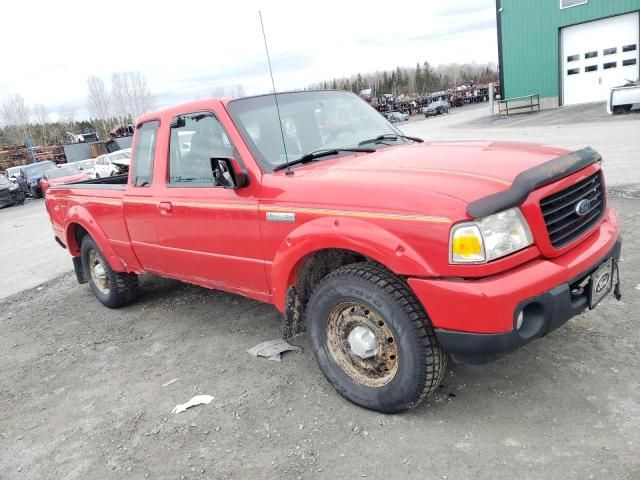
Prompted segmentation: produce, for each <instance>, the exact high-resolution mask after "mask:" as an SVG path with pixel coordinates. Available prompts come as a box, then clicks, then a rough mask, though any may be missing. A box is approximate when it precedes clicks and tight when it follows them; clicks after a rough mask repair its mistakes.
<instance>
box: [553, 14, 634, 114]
mask: <svg viewBox="0 0 640 480" xmlns="http://www.w3.org/2000/svg"><path fill="white" fill-rule="evenodd" d="M561 50H562V70H563V71H562V78H563V81H562V97H563V103H564V105H573V104H576V103H586V102H600V101H602V102H604V101H606V99H607V92H608V91H609V88H610V87H616V86H619V85H622V84H624V83H625V81H626V80H636V79H638V76H639V73H640V57H639V53H638V52H639V51H640V14H639V13H629V14H626V15H619V16H617V17H611V18H605V19H603V20H596V21H594V22H588V23H583V24H580V25H574V26H572V27H566V28H563V29H562V49H561Z"/></svg>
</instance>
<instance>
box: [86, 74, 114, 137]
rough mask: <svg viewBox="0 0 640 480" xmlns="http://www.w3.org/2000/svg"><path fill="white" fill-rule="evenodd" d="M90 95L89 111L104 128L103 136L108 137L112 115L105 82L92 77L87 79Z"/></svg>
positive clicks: (88, 98) (88, 100) (88, 96)
mask: <svg viewBox="0 0 640 480" xmlns="http://www.w3.org/2000/svg"><path fill="white" fill-rule="evenodd" d="M87 86H88V87H89V94H88V95H87V110H89V113H90V114H91V115H92V116H94V117H96V118H97V119H98V120H99V122H100V126H101V127H102V133H103V135H105V136H106V135H107V131H108V121H109V117H110V113H111V97H110V96H109V92H108V91H107V87H106V86H105V84H104V81H103V80H102V79H101V78H100V77H96V76H95V75H92V76H91V77H89V78H88V79H87Z"/></svg>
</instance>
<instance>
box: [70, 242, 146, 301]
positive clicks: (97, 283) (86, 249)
mask: <svg viewBox="0 0 640 480" xmlns="http://www.w3.org/2000/svg"><path fill="white" fill-rule="evenodd" d="M80 257H81V259H82V268H83V270H84V276H85V278H86V279H87V281H88V283H89V286H90V287H91V290H92V291H93V294H94V295H95V296H96V298H97V299H98V300H100V302H101V303H102V304H103V305H105V306H107V307H109V308H119V307H123V306H125V305H128V304H130V303H131V302H133V301H134V300H135V299H136V298H137V296H138V276H137V275H136V274H134V273H122V272H114V271H113V270H112V269H111V267H110V266H109V264H108V263H107V261H106V260H105V258H104V255H103V254H102V252H101V251H100V249H99V248H98V246H97V245H96V243H95V242H94V241H93V239H92V238H91V237H90V236H88V235H87V236H85V237H84V239H83V240H82V246H81V248H80Z"/></svg>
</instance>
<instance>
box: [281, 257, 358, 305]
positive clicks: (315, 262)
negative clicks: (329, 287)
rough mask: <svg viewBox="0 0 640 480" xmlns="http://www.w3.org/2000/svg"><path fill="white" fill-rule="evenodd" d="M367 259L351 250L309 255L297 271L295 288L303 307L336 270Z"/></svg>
mask: <svg viewBox="0 0 640 480" xmlns="http://www.w3.org/2000/svg"><path fill="white" fill-rule="evenodd" d="M366 260H367V258H366V257H365V256H364V255H362V254H360V253H357V252H353V251H351V250H342V249H338V248H328V249H324V250H318V251H316V252H313V253H311V254H309V255H308V256H307V257H306V258H305V259H304V260H303V261H302V262H301V263H300V264H299V267H298V269H297V280H296V282H295V284H294V285H295V287H296V290H297V293H298V296H299V297H300V301H301V302H302V304H303V305H306V303H307V301H308V300H309V297H311V293H312V292H313V290H314V288H315V287H316V285H318V283H319V282H320V281H321V280H322V279H323V278H324V277H326V276H327V275H329V274H330V273H331V272H333V271H334V270H336V269H338V268H340V267H343V266H345V265H348V264H350V263H357V262H363V261H366Z"/></svg>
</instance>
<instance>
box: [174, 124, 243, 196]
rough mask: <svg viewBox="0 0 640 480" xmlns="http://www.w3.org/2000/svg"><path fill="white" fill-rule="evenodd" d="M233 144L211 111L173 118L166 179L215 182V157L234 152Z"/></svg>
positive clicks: (203, 182) (177, 181)
mask: <svg viewBox="0 0 640 480" xmlns="http://www.w3.org/2000/svg"><path fill="white" fill-rule="evenodd" d="M233 153H234V149H233V145H231V142H230V141H229V137H227V134H226V133H225V131H224V129H223V128H222V125H221V124H220V122H219V121H218V119H217V118H216V117H215V116H214V115H213V114H212V113H210V112H197V113H190V114H187V115H181V116H180V117H177V118H174V119H173V122H172V127H171V139H170V144H169V183H171V184H174V185H175V184H190V185H203V186H214V185H216V182H215V181H214V172H213V166H212V165H211V159H212V158H215V157H231V156H233Z"/></svg>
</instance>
